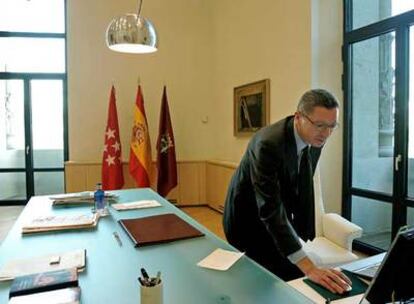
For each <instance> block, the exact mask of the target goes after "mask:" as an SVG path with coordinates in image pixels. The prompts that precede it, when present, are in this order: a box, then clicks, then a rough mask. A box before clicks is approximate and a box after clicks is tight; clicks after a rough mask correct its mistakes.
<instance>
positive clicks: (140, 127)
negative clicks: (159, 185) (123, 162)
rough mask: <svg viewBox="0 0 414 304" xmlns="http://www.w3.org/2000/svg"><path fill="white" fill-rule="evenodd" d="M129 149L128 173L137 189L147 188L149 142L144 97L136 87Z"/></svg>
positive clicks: (139, 87)
mask: <svg viewBox="0 0 414 304" xmlns="http://www.w3.org/2000/svg"><path fill="white" fill-rule="evenodd" d="M130 146H131V149H130V152H129V173H130V174H131V176H132V177H133V178H134V179H135V181H136V183H137V187H138V188H140V187H149V186H150V182H151V163H152V159H151V141H150V136H149V130H148V123H147V117H146V115H145V108H144V97H143V96H142V91H141V86H138V91H137V97H136V100H135V107H134V125H133V127H132V137H131V145H130Z"/></svg>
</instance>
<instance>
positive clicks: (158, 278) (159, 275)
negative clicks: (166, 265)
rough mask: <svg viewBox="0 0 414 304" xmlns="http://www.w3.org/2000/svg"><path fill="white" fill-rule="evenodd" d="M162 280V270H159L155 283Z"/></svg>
mask: <svg viewBox="0 0 414 304" xmlns="http://www.w3.org/2000/svg"><path fill="white" fill-rule="evenodd" d="M160 282H161V271H158V272H157V278H156V279H155V285H158V284H160Z"/></svg>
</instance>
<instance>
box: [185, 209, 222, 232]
mask: <svg viewBox="0 0 414 304" xmlns="http://www.w3.org/2000/svg"><path fill="white" fill-rule="evenodd" d="M180 209H181V210H182V211H184V212H185V213H187V214H188V215H189V216H191V217H192V218H193V219H195V220H196V221H197V222H199V223H201V224H202V225H203V226H205V227H207V229H208V230H210V231H211V232H213V233H214V234H216V235H217V236H218V237H220V238H221V239H223V240H226V237H225V236H224V232H223V226H222V224H221V220H222V217H223V216H222V214H221V213H220V212H218V211H215V210H213V209H211V208H209V207H207V206H201V207H198V206H197V207H181V208H180Z"/></svg>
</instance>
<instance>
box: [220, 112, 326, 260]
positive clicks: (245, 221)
mask: <svg viewBox="0 0 414 304" xmlns="http://www.w3.org/2000/svg"><path fill="white" fill-rule="evenodd" d="M320 153H321V149H320V148H313V147H312V148H311V150H310V154H311V158H312V165H313V169H315V168H316V164H317V162H318V159H319V156H320ZM297 175H298V158H297V148H296V142H295V137H294V131H293V116H289V117H287V118H285V119H282V120H280V121H278V122H276V123H274V124H272V125H270V126H268V127H265V128H262V129H261V130H259V131H258V132H257V133H256V134H255V135H254V136H253V138H252V139H251V141H250V143H249V145H248V147H247V150H246V152H245V154H244V156H243V158H242V160H241V162H240V165H239V167H238V168H237V169H236V171H235V173H234V175H233V178H232V180H231V183H230V186H229V190H228V193H227V198H226V202H225V208H224V216H223V226H224V230H225V233H226V237H227V239H228V240H229V242H230V243H231V244H233V245H234V246H235V247H237V248H238V249H239V250H241V251H246V252H249V251H252V250H256V252H257V254H258V255H266V254H269V252H274V250H272V248H275V250H277V251H278V253H280V254H281V256H282V257H286V256H288V255H290V254H292V253H294V252H296V251H297V250H299V249H300V248H301V245H300V242H299V239H298V236H297V233H296V232H295V229H294V226H295V223H294V219H293V218H294V215H297V214H298V213H299V212H302V211H301V210H297V209H298V208H295V202H297ZM292 215H293V216H292ZM292 226H293V227H292ZM262 251H266V252H263V253H262ZM269 258H270V259H271V258H272V257H269Z"/></svg>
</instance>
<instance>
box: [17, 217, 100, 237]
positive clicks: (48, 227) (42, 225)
mask: <svg viewBox="0 0 414 304" xmlns="http://www.w3.org/2000/svg"><path fill="white" fill-rule="evenodd" d="M97 223H98V215H97V214H96V213H95V214H78V215H63V216H62V215H60V216H58V215H47V216H41V217H37V218H35V219H33V220H32V221H31V222H29V223H27V224H25V225H23V227H22V233H36V232H45V231H57V230H68V229H85V228H94V227H95V226H96V224H97Z"/></svg>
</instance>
